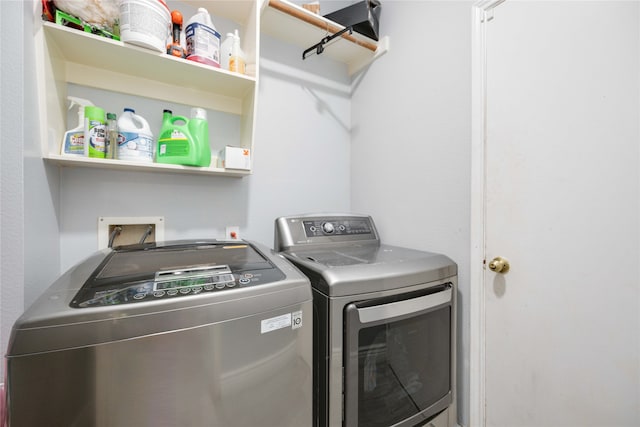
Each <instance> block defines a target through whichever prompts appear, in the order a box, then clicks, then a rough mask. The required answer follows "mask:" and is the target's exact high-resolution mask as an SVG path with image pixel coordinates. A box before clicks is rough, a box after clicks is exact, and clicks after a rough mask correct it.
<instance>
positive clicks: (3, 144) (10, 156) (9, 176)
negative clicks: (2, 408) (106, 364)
mask: <svg viewBox="0 0 640 427" xmlns="http://www.w3.org/2000/svg"><path fill="white" fill-rule="evenodd" d="M22 11H23V7H22V4H21V3H20V2H5V1H2V2H0V24H1V27H0V28H1V29H2V37H0V61H1V62H0V99H2V103H1V104H0V135H1V136H0V345H1V347H0V348H1V350H2V354H4V349H5V348H6V345H7V342H8V339H9V334H10V331H11V326H12V324H13V320H14V319H15V317H16V316H17V315H18V314H20V312H21V311H22V301H23V293H22V283H23V277H24V269H23V266H22V249H23V235H22V233H23V229H24V218H23V193H22V188H23V179H24V178H23V165H22V153H23V145H22V140H23V137H24V134H23V128H22V126H21V122H22V106H23V102H24V100H23V96H22V78H23V61H22V58H23V52H22V51H21V50H20V49H16V48H15V47H16V46H21V45H22V40H23V38H24V36H23V33H22V26H21V24H22V15H23V13H22ZM0 369H1V370H2V372H0V373H2V376H1V377H0V383H1V382H2V381H3V378H4V363H3V364H2V368H0Z"/></svg>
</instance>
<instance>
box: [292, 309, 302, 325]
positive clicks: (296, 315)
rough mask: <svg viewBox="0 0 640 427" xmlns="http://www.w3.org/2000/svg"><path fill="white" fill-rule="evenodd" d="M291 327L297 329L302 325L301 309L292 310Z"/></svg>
mask: <svg viewBox="0 0 640 427" xmlns="http://www.w3.org/2000/svg"><path fill="white" fill-rule="evenodd" d="M291 317H292V319H291V329H298V328H301V327H302V311H294V312H293V313H292V314H291Z"/></svg>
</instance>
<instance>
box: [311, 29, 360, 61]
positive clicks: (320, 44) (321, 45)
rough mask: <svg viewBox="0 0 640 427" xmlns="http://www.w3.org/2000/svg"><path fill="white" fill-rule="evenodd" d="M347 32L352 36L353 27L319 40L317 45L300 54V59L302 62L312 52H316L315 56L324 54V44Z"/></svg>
mask: <svg viewBox="0 0 640 427" xmlns="http://www.w3.org/2000/svg"><path fill="white" fill-rule="evenodd" d="M347 31H349V34H353V27H346V28H343V29H342V30H340V31H338V32H337V33H335V34H332V35H330V36H326V37H323V38H322V40H320V41H319V42H318V43H316V44H314V45H313V46H311V47H310V48H308V49H306V50H305V51H304V52H302V59H303V60H304V59H306V56H307V54H308V53H309V52H312V51H314V50H315V51H316V55H320V54H321V53H322V52H324V45H325V44H327V43H329V42H330V41H331V40H333V39H335V38H336V37H340V36H341V35H343V34H344V33H346V32H347Z"/></svg>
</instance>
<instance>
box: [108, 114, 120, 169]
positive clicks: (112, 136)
mask: <svg viewBox="0 0 640 427" xmlns="http://www.w3.org/2000/svg"><path fill="white" fill-rule="evenodd" d="M117 146H118V121H117V118H116V113H107V150H106V156H105V157H106V158H107V159H115V158H116V147H117Z"/></svg>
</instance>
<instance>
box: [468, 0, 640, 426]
mask: <svg viewBox="0 0 640 427" xmlns="http://www.w3.org/2000/svg"><path fill="white" fill-rule="evenodd" d="M496 3H499V2H496ZM492 12H493V19H492V20H491V21H489V22H487V23H485V24H483V25H484V27H485V29H486V110H485V111H486V138H485V140H484V158H485V163H484V176H485V185H484V187H483V194H484V209H485V210H484V258H485V259H486V263H487V266H488V264H489V263H490V262H491V260H492V259H493V258H495V257H499V256H500V257H504V258H506V259H507V260H508V262H509V264H510V269H509V271H508V272H507V273H497V272H494V271H491V270H490V269H489V268H486V269H485V270H484V272H483V273H482V274H481V275H480V277H482V279H481V282H482V283H480V285H481V286H482V293H483V298H484V300H483V301H482V303H481V307H484V311H483V313H484V314H483V316H484V317H483V319H482V320H483V322H484V328H485V329H484V341H483V344H484V355H483V356H484V358H483V359H484V381H483V387H484V405H485V406H484V408H483V411H484V417H483V418H484V420H481V423H482V422H484V424H485V425H486V426H492V427H493V426H496V427H497V426H503V427H516V426H532V427H542V426H563V427H565V426H566V427H568V426H575V427H586V426H602V427H613V426H625V427H627V426H628V427H631V426H639V425H640V273H639V272H640V270H639V261H640V252H639V244H640V228H639V223H640V211H639V208H638V206H639V199H640V185H639V182H640V178H639V168H640V151H639V149H638V147H639V145H640V96H639V95H640V87H639V84H640V67H639V59H640V25H639V21H640V19H639V18H640V8H639V3H638V1H564V2H563V1H518V0H507V1H506V2H504V3H502V4H499V5H498V6H496V8H495V9H494V10H493V11H492ZM472 285H473V284H472ZM472 331H473V329H472ZM472 333H473V332H472ZM472 357H473V355H472ZM473 404H474V403H473V402H472V405H473Z"/></svg>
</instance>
